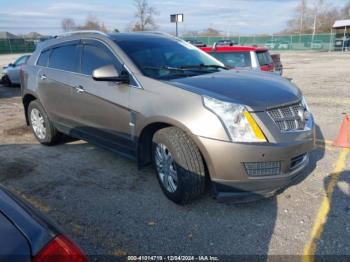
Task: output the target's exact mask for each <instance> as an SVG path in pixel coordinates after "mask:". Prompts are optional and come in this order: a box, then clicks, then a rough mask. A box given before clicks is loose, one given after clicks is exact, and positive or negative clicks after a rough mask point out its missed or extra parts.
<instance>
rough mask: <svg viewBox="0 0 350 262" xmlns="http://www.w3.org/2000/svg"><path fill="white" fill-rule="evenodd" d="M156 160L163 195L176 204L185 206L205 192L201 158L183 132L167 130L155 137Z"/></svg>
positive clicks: (154, 157)
mask: <svg viewBox="0 0 350 262" xmlns="http://www.w3.org/2000/svg"><path fill="white" fill-rule="evenodd" d="M153 161H154V166H155V169H156V172H157V178H158V181H159V184H160V186H161V188H162V190H163V192H164V194H165V195H166V196H167V197H168V198H169V199H171V200H172V201H174V202H175V203H178V204H186V203H188V202H190V201H191V200H193V199H195V198H197V197H199V196H200V195H202V193H203V192H204V189H205V168H204V162H203V159H202V156H201V154H200V152H199V149H198V148H197V146H196V145H195V143H194V142H193V141H192V139H191V138H190V137H189V136H188V135H187V134H186V133H185V132H183V131H182V130H180V129H178V128H176V127H168V128H164V129H161V130H159V131H157V132H156V133H155V134H154V136H153Z"/></svg>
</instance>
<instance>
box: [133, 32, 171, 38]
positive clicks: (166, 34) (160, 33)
mask: <svg viewBox="0 0 350 262" xmlns="http://www.w3.org/2000/svg"><path fill="white" fill-rule="evenodd" d="M137 33H145V34H147V33H148V34H155V35H164V36H169V37H176V36H174V35H172V34H169V33H165V32H162V31H140V32H137Z"/></svg>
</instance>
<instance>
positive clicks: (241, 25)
mask: <svg viewBox="0 0 350 262" xmlns="http://www.w3.org/2000/svg"><path fill="white" fill-rule="evenodd" d="M299 1H300V0H148V2H149V3H150V5H152V6H153V7H155V8H156V9H157V11H158V12H159V15H157V16H155V21H156V23H157V25H158V30H161V31H166V32H169V33H172V32H174V31H175V25H174V24H171V23H170V18H169V16H170V14H173V13H183V14H184V23H182V24H180V25H179V32H180V34H181V33H182V32H185V31H190V30H203V29H205V28H208V27H213V28H216V29H218V30H220V31H221V32H222V33H224V34H227V35H229V34H241V35H244V34H249V35H250V34H261V33H268V34H271V33H275V32H279V31H281V30H283V29H284V28H285V27H286V22H287V21H288V20H289V19H290V18H291V17H292V16H293V9H294V8H295V7H296V6H297V4H298V2H299ZM310 1H312V0H310ZM347 1H348V0H332V1H330V2H331V3H332V5H334V6H337V5H343V4H345V3H346V2H347ZM0 6H1V9H0V31H9V32H12V33H16V34H18V33H20V34H23V33H28V32H32V31H36V32H39V33H42V34H57V33H61V32H62V29H61V21H62V19H63V18H66V17H70V18H73V19H74V20H75V22H76V23H77V24H83V23H84V21H85V20H86V17H87V16H88V15H93V16H95V17H98V18H99V19H100V21H103V22H104V23H105V25H106V27H107V29H109V30H113V29H114V28H117V29H119V30H120V31H124V30H125V28H126V27H127V26H128V25H130V23H131V22H132V21H133V20H134V13H135V7H134V0H108V1H107V0H100V1H98V0H74V1H73V0H70V1H67V0H61V1H59V0H57V1H54V0H35V1H34V0H0Z"/></svg>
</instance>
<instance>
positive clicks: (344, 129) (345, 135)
mask: <svg viewBox="0 0 350 262" xmlns="http://www.w3.org/2000/svg"><path fill="white" fill-rule="evenodd" d="M349 132H350V130H349V117H348V116H347V115H345V116H344V120H343V123H342V124H341V127H340V130H339V134H338V137H337V139H336V140H335V141H334V142H333V144H332V145H333V146H337V147H346V148H350V137H349Z"/></svg>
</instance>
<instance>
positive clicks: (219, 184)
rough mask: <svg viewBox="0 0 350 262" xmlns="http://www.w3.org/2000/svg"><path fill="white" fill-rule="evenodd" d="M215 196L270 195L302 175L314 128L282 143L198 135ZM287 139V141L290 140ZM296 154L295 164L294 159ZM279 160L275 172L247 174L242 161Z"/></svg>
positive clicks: (250, 197) (244, 198)
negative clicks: (248, 142)
mask: <svg viewBox="0 0 350 262" xmlns="http://www.w3.org/2000/svg"><path fill="white" fill-rule="evenodd" d="M198 139H199V144H200V146H199V147H200V150H201V152H202V154H203V156H204V158H205V160H206V163H207V166H208V170H209V173H210V178H211V181H212V185H213V188H214V193H215V196H216V198H217V199H218V200H225V199H228V198H233V199H235V200H237V201H239V202H243V201H250V200H256V199H260V198H266V197H270V196H273V195H274V194H276V193H278V192H279V191H281V190H283V189H285V188H286V187H288V186H290V185H291V184H294V183H296V182H297V181H298V180H300V179H302V178H303V177H304V176H303V175H304V174H305V172H303V171H304V170H305V169H306V167H307V166H308V163H309V152H310V151H312V150H313V148H314V146H315V130H314V129H312V130H309V131H306V132H303V133H302V134H299V138H298V139H294V140H289V141H288V140H287V142H285V143H251V144H247V143H231V142H225V141H218V140H213V139H209V138H203V137H199V138H198ZM290 141H291V142H290ZM298 157H300V158H299V161H298V162H297V164H295V162H294V159H296V158H298ZM252 162H253V163H262V164H264V163H271V162H278V163H279V172H278V173H276V174H273V175H271V174H269V175H264V173H262V175H261V174H259V175H257V176H255V175H254V176H252V175H251V174H249V175H248V170H247V168H246V165H245V164H246V163H252Z"/></svg>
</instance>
